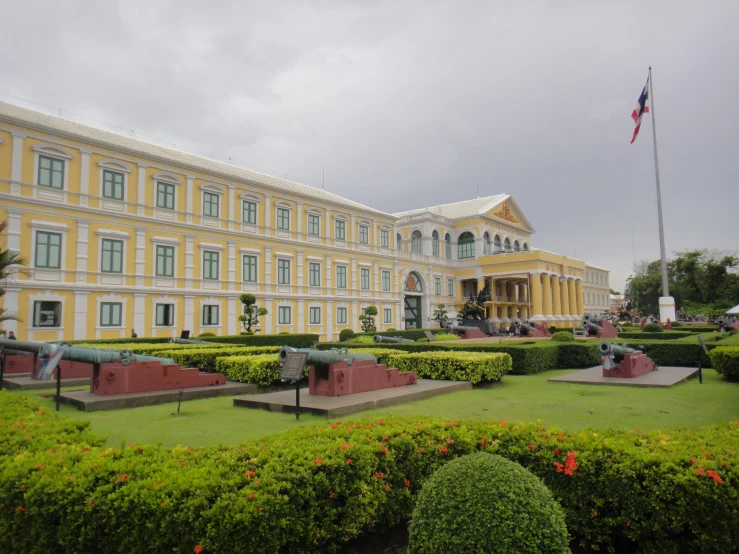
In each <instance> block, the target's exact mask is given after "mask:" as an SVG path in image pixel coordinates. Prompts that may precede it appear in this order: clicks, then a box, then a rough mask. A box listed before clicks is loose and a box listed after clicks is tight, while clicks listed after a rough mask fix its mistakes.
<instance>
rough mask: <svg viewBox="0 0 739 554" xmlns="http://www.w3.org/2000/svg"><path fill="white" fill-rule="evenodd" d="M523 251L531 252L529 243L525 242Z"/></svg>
mask: <svg viewBox="0 0 739 554" xmlns="http://www.w3.org/2000/svg"><path fill="white" fill-rule="evenodd" d="M522 250H523V251H524V252H528V251H529V245H528V244H527V243H525V242H524V243H523V249H522Z"/></svg>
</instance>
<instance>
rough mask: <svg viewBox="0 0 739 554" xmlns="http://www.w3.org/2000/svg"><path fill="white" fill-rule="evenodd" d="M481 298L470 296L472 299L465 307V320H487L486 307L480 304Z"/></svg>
mask: <svg viewBox="0 0 739 554" xmlns="http://www.w3.org/2000/svg"><path fill="white" fill-rule="evenodd" d="M478 299H479V296H478V297H477V298H475V297H474V296H470V299H469V300H468V301H467V303H466V304H465V305H464V309H465V314H464V316H465V319H467V318H469V319H485V307H484V306H483V305H482V304H481V303H480V302H479V300H478Z"/></svg>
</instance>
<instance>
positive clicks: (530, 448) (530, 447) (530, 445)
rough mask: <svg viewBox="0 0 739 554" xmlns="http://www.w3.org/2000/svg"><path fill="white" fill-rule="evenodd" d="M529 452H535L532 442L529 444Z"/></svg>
mask: <svg viewBox="0 0 739 554" xmlns="http://www.w3.org/2000/svg"><path fill="white" fill-rule="evenodd" d="M529 450H531V452H533V451H534V450H536V445H535V444H534V443H533V442H532V443H531V444H529Z"/></svg>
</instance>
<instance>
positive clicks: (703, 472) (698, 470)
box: [695, 467, 706, 475]
mask: <svg viewBox="0 0 739 554" xmlns="http://www.w3.org/2000/svg"><path fill="white" fill-rule="evenodd" d="M695 472H696V473H697V474H698V475H705V474H706V472H705V471H704V469H703V468H702V467H697V468H695Z"/></svg>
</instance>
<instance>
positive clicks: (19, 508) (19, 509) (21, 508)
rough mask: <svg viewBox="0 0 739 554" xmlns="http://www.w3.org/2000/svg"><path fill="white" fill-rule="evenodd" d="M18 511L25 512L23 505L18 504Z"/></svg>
mask: <svg viewBox="0 0 739 554" xmlns="http://www.w3.org/2000/svg"><path fill="white" fill-rule="evenodd" d="M18 511H19V512H25V511H26V509H25V508H24V507H23V506H18Z"/></svg>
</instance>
